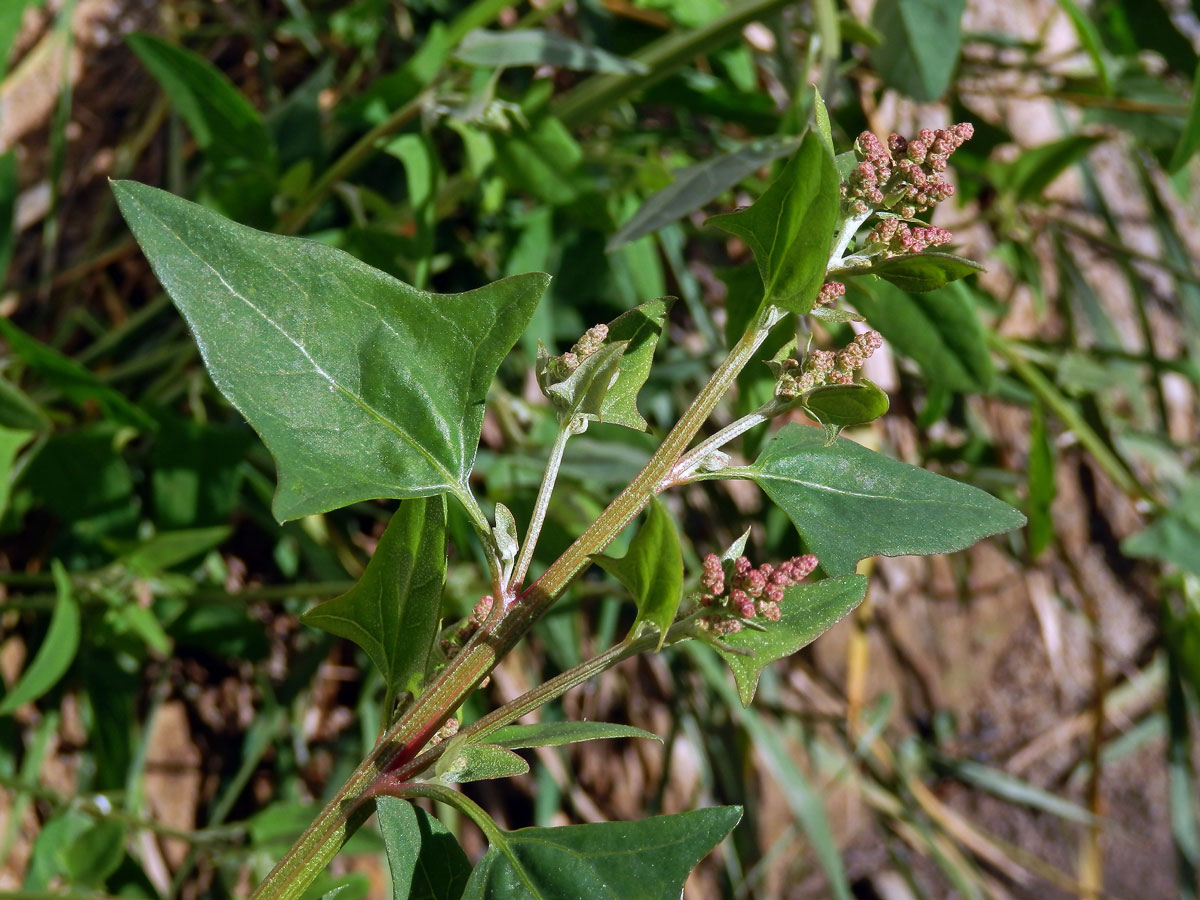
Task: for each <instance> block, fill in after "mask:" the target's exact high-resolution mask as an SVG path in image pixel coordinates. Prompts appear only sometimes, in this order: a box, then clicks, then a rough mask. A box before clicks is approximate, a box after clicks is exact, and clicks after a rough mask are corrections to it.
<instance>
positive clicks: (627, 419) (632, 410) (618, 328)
mask: <svg viewBox="0 0 1200 900" xmlns="http://www.w3.org/2000/svg"><path fill="white" fill-rule="evenodd" d="M671 303H672V298H670V297H662V298H659V299H658V300H650V301H649V302H647V303H643V304H641V305H640V306H635V307H634V308H633V309H630V310H627V311H626V312H623V313H621V315H619V316H617V317H616V318H615V319H613V320H612V322H611V323H609V326H608V340H610V341H625V342H626V347H625V352H624V353H623V354H622V356H621V361H620V363H619V364H618V366H617V380H616V381H615V382H614V383H613V385H612V387H610V388H609V389H608V393H607V394H606V395H605V397H604V403H603V404H602V405H601V407H600V415H599V419H600V421H601V422H604V423H605V424H609V425H624V426H625V427H626V428H634V429H636V430H638V431H645V430H646V420H645V419H643V418H642V414H641V413H639V412H638V408H637V396H638V392H639V391H640V390H641V389H642V385H644V384H645V383H646V379H647V378H648V377H649V375H650V366H651V364H652V363H653V362H654V348H655V347H656V346H658V336H659V335H660V334H661V333H662V328H663V323H664V322H666V320H667V311H668V310H669V309H670V308H671Z"/></svg>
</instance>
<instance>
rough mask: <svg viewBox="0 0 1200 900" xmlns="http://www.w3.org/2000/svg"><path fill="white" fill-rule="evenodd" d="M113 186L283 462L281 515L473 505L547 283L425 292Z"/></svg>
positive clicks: (242, 406)
mask: <svg viewBox="0 0 1200 900" xmlns="http://www.w3.org/2000/svg"><path fill="white" fill-rule="evenodd" d="M113 190H114V192H115V193H116V195H117V200H118V202H119V204H120V206H121V210H122V212H123V213H124V215H125V218H126V220H127V221H128V222H129V223H130V227H131V228H132V229H133V232H134V235H135V236H136V237H137V239H138V242H139V243H140V244H141V245H142V249H143V251H145V253H146V255H147V256H148V257H149V259H150V263H151V265H152V266H153V267H154V270H155V273H156V274H157V275H158V277H159V280H160V281H162V283H163V285H164V286H165V287H166V289H167V293H168V294H170V295H171V298H172V299H173V300H174V301H175V304H176V306H178V307H179V309H180V311H181V312H182V313H183V315H184V317H185V318H186V319H187V320H188V323H189V324H190V325H191V327H192V330H193V332H194V334H195V336H196V341H197V343H198V344H199V345H200V351H201V353H202V354H203V356H204V359H205V362H206V364H207V365H208V367H209V372H210V374H211V375H212V378H213V381H214V382H215V383H216V385H217V387H218V388H220V389H221V392H222V393H224V394H225V396H226V397H228V398H229V400H230V401H231V402H232V403H233V405H234V406H236V407H237V408H238V409H239V410H240V411H241V413H242V414H243V415H244V416H245V417H246V419H247V420H248V421H249V422H250V424H251V426H253V427H254V429H255V430H256V431H257V432H258V433H259V434H260V435H261V436H262V438H263V441H264V442H265V443H266V444H267V447H268V448H269V449H270V450H271V452H272V453H273V454H274V456H275V459H276V461H277V463H278V466H279V486H278V489H277V491H276V495H275V503H274V511H275V515H276V517H277V518H279V519H280V520H281V521H286V520H288V519H295V518H299V517H301V516H305V515H309V514H312V513H319V512H326V511H328V510H330V509H336V508H337V507H340V506H345V505H347V504H350V503H354V502H356V501H359V500H368V499H375V498H381V497H389V498H397V499H404V498H410V497H425V496H430V495H432V494H438V493H442V492H444V491H450V492H452V493H455V494H456V495H458V496H460V497H463V496H466V492H467V488H466V480H467V475H468V473H469V472H470V470H471V466H472V465H473V463H474V459H475V452H476V449H477V447H478V444H479V432H480V428H481V427H482V424H483V405H484V400H485V398H486V396H487V391H488V387H489V386H490V384H491V381H492V378H493V376H494V375H495V373H496V370H497V368H498V367H499V365H500V363H501V361H502V360H503V359H504V357H505V355H506V354H507V353H508V351H509V349H510V348H511V347H512V346H513V344H514V343H515V342H516V340H517V338H518V337H520V335H521V332H522V331H523V330H524V328H525V324H526V323H527V322H528V321H529V317H530V316H531V315H532V313H533V308H534V306H535V305H536V304H537V301H538V298H539V297H541V295H542V293H543V292H544V291H545V289H546V285H547V284H548V282H549V276H547V275H542V274H530V275H518V276H514V277H512V278H506V279H503V280H502V281H498V282H495V283H493V284H491V285H488V286H487V287H484V288H480V289H478V290H475V291H469V292H467V293H465V294H430V293H426V292H424V291H419V290H416V289H415V288H412V287H409V286H408V285H406V284H404V283H402V282H400V281H396V280H395V279H393V278H390V277H388V276H387V275H384V274H383V273H381V272H379V271H377V270H375V269H372V268H370V267H369V266H366V265H363V264H362V263H360V262H359V261H358V260H356V259H354V258H353V257H351V256H349V255H347V254H345V253H343V252H341V251H340V250H335V249H333V248H330V247H326V246H323V245H321V244H317V243H314V242H312V241H307V240H304V239H301V238H285V237H278V236H276V235H270V234H265V233H263V232H259V231H255V230H254V229H251V228H246V227H244V226H241V225H238V224H236V223H234V222H231V221H229V220H228V219H225V218H223V217H222V216H220V215H218V214H217V213H214V212H211V211H210V210H207V209H204V208H202V207H199V206H197V205H195V204H193V203H189V202H187V201H186V200H181V199H180V198H178V197H173V196H172V195H170V194H168V193H165V192H164V191H159V190H156V189H154V188H150V187H146V186H145V185H141V184H136V183H134V182H127V181H123V182H116V183H114V185H113Z"/></svg>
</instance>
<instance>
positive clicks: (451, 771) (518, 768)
mask: <svg viewBox="0 0 1200 900" xmlns="http://www.w3.org/2000/svg"><path fill="white" fill-rule="evenodd" d="M528 771H529V763H527V762H525V760H523V759H522V758H521V757H519V756H517V754H515V753H513V752H512V751H511V750H508V749H505V748H504V747H497V746H496V745H495V744H466V743H464V744H462V745H460V746H459V747H457V748H451V749H447V750H446V752H445V753H443V754H442V756H441V757H440V758H439V759H438V762H437V767H436V772H437V776H438V778H439V779H440V780H441V781H442V783H443V784H466V783H467V782H469V781H485V780H488V779H491V778H510V777H512V776H513V775H524V774H525V773H526V772H528Z"/></svg>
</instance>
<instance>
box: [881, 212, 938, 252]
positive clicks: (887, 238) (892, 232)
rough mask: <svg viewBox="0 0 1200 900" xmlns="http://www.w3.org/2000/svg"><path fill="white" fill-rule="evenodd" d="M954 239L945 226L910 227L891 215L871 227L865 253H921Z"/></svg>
mask: <svg viewBox="0 0 1200 900" xmlns="http://www.w3.org/2000/svg"><path fill="white" fill-rule="evenodd" d="M952 240H954V235H952V234H951V233H950V232H949V231H947V230H946V229H945V228H935V227H933V226H926V227H917V228H910V227H909V226H908V225H906V224H905V223H904V222H903V221H901V220H900V219H898V218H896V217H895V216H889V217H888V218H886V219H884V220H882V221H881V222H880V223H879V224H878V225H876V226H875V227H874V228H873V229H871V233H870V234H869V235H867V242H866V244H865V245H864V247H863V251H864V252H865V253H871V254H875V253H883V254H885V255H886V256H899V255H901V254H905V253H920V252H921V251H923V250H925V249H926V248H928V247H936V246H938V245H939V244H948V243H950V242H951V241H952Z"/></svg>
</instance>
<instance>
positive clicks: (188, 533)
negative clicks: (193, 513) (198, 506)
mask: <svg viewBox="0 0 1200 900" xmlns="http://www.w3.org/2000/svg"><path fill="white" fill-rule="evenodd" d="M232 533H233V529H232V528H229V527H228V526H225V525H219V526H215V527H213V528H188V529H185V530H181V531H161V532H159V533H158V534H156V535H154V537H152V538H149V539H148V540H145V541H142V542H140V543H139V544H138V545H137V546H136V547H134V548H133V549H131V550H128V551H125V552H124V553H123V554H122V555H121V558H120V559H119V560H118V562H119V564H120V565H122V566H124V567H125V568H127V569H128V570H129V571H130V572H132V573H134V574H135V575H142V576H149V575H155V574H157V573H159V572H164V571H166V570H167V569H170V568H172V567H174V566H177V565H179V564H180V563H182V562H187V561H188V560H189V559H192V558H193V557H196V556H199V555H200V554H202V553H207V552H208V551H209V550H211V549H213V548H214V547H216V546H218V545H219V544H221V543H222V542H224V541H225V539H226V538H228V537H229V535H231V534H232Z"/></svg>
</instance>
